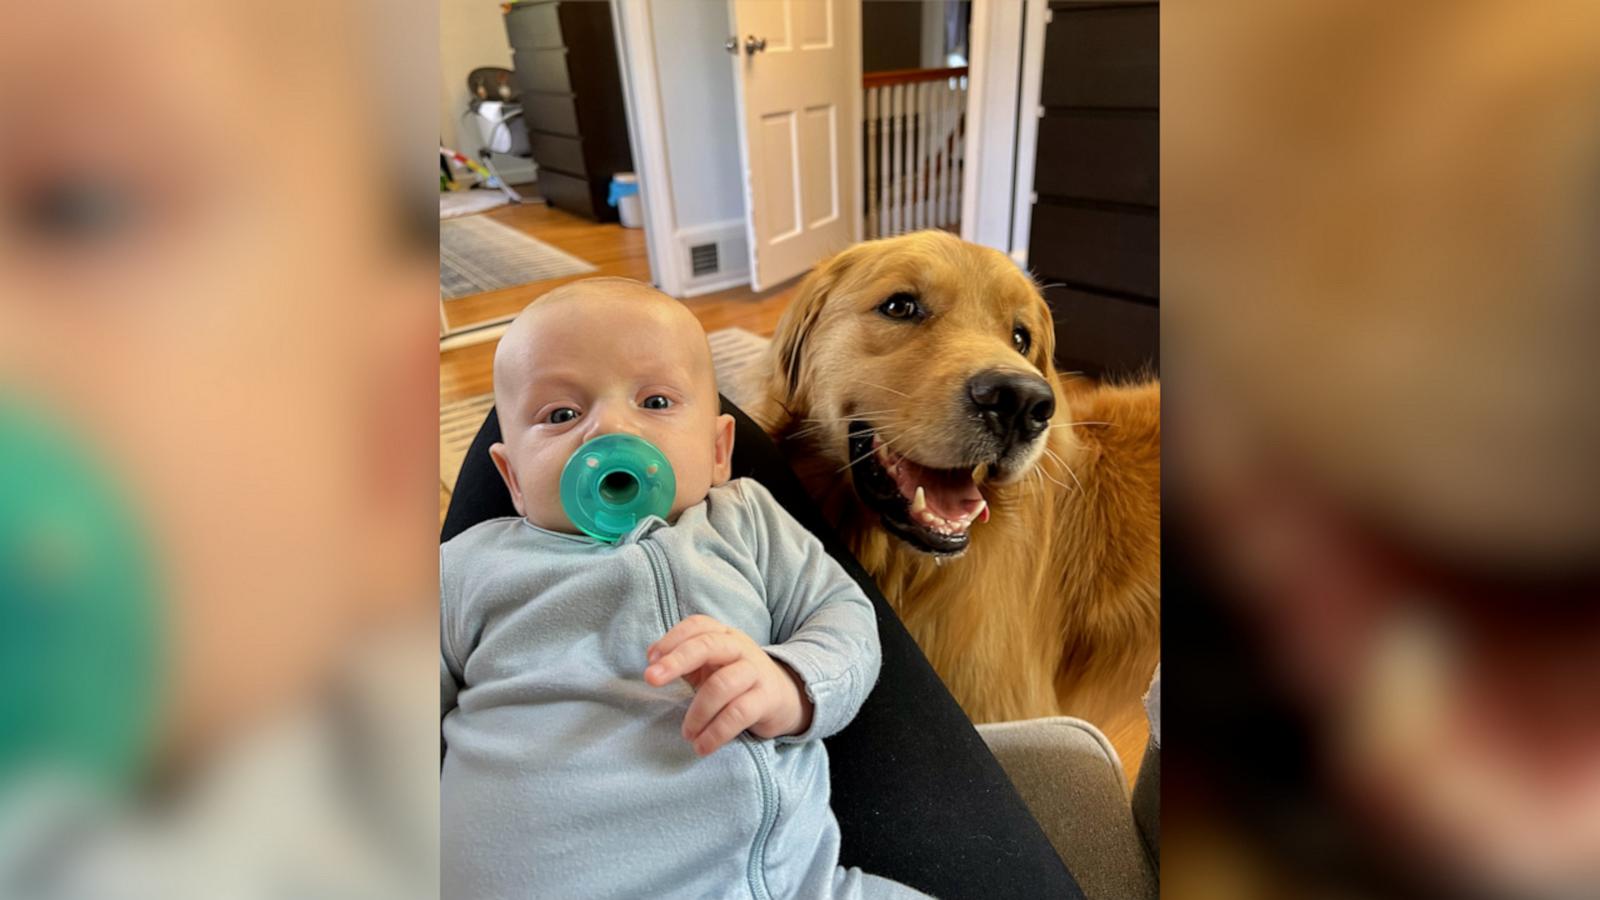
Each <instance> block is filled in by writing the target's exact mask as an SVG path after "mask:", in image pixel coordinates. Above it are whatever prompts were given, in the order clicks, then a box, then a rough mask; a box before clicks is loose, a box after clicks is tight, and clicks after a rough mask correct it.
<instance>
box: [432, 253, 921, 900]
mask: <svg viewBox="0 0 1600 900" xmlns="http://www.w3.org/2000/svg"><path fill="white" fill-rule="evenodd" d="M494 388H495V407H496V408H497V409H498V411H499V415H500V426H501V432H502V434H503V435H504V442H503V443H499V444H495V445H494V446H493V447H492V448H490V453H491V455H492V456H493V457H494V462H495V465H496V466H497V467H498V468H499V470H500V474H501V476H502V477H503V478H504V479H505V482H506V487H507V488H508V489H510V492H511V498H512V500H513V502H514V503H515V504H516V508H517V511H518V512H519V513H520V514H521V518H505V519H496V520H492V521H488V522H484V523H482V524H479V525H478V526H476V527H474V528H472V529H469V530H468V531H466V532H463V533H462V534H461V535H459V536H458V537H456V538H455V539H454V540H451V541H449V542H448V543H446V544H445V545H444V546H443V547H442V548H441V550H440V651H441V658H440V671H439V681H440V694H441V697H440V699H441V713H442V720H441V730H442V733H443V738H444V743H445V745H446V751H445V757H444V764H443V769H442V773H441V776H440V807H441V809H440V823H441V827H442V835H441V848H442V853H443V860H442V862H443V875H442V885H441V887H442V895H443V896H446V897H452V898H477V897H601V896H605V897H627V898H633V897H646V896H652V897H654V896H684V897H735V896H737V897H757V898H766V897H773V898H785V897H804V898H826V897H907V896H922V895H921V894H918V893H917V892H915V891H913V890H911V889H910V888H907V887H904V886H902V885H900V884H898V883H896V882H892V881H888V880H886V879H883V878H878V877H875V876H872V875H867V874H863V873H862V872H861V871H860V870H858V869H844V868H841V867H839V865H838V855H839V827H838V823H837V822H836V821H835V820H834V818H833V813H832V811H831V810H830V809H829V807H828V757H827V753H826V751H825V749H824V748H823V745H822V739H823V738H825V737H827V736H828V735H830V734H833V733H834V732H836V731H838V730H839V729H841V728H843V727H844V726H845V725H846V724H847V723H848V722H849V721H850V719H851V718H852V717H853V716H854V715H855V713H856V710H857V709H858V708H859V707H860V706H861V703H862V701H863V700H864V699H865V698H866V696H867V692H868V691H869V690H870V689H871V688H872V685H873V683H874V682H875V681H876V679H877V674H878V663H879V647H878V636H877V626H876V622H875V619H874V617H873V611H872V606H871V604H870V602H869V601H868V600H867V599H866V597H865V596H863V594H862V593H861V590H860V589H859V588H858V587H857V586H856V584H855V583H854V582H853V581H852V580H851V579H850V578H849V576H847V575H846V574H845V573H844V571H843V570H842V569H841V568H840V567H839V566H838V565H837V564H836V563H834V562H833V560H832V559H830V558H829V557H828V555H827V554H826V553H825V552H824V551H823V549H822V545H821V544H820V543H819V542H818V541H817V540H816V539H815V538H814V537H812V536H811V535H810V534H809V533H807V532H806V531H805V530H804V529H803V528H801V527H800V526H799V525H798V524H797V523H796V522H795V521H794V520H793V519H791V518H790V517H789V516H788V514H786V513H785V512H784V511H783V510H782V509H781V508H780V507H779V506H778V505H777V503H776V502H775V501H774V500H773V499H772V497H771V495H770V494H768V493H767V491H766V489H764V488H763V487H761V485H759V484H757V483H756V482H754V481H749V480H737V481H729V480H728V477H729V470H730V458H731V456H732V452H733V419H732V417H730V416H726V415H722V414H720V410H719V406H718V399H717V389H716V384H715V380H714V378H713V374H712V368H711V355H710V350H709V348H708V347H707V344H706V338H705V334H704V332H703V331H702V330H701V328H700V326H699V323H698V322H697V321H696V320H695V318H694V316H692V315H691V314H690V313H689V312H688V310H686V309H685V308H684V307H683V305H682V304H680V303H678V302H677V301H675V300H672V299H671V298H669V297H667V296H666V295H664V294H661V293H659V292H657V291H655V290H653V289H652V288H650V287H648V286H646V285H643V284H640V283H638V282H634V281H629V280H626V279H620V278H595V279H588V280H585V281H580V282H577V283H574V284H571V285H568V286H566V287H563V288H560V289H558V290H556V291H554V292H552V293H550V294H549V295H547V296H546V297H544V298H543V299H541V300H540V301H539V302H537V303H535V304H533V305H532V306H530V307H529V308H528V309H527V310H525V311H524V312H523V313H522V315H521V316H519V317H518V318H517V320H516V321H515V322H513V323H512V325H511V328H510V329H509V330H508V331H507V332H506V335H505V337H503V338H502V339H501V341H500V347H499V349H498V351H497V352H496V354H495V360H494ZM619 432H620V433H625V434H631V435H635V436H638V437H642V438H644V439H645V440H647V441H649V442H650V443H652V444H654V445H655V446H656V447H657V448H659V449H660V450H661V451H662V453H663V454H664V455H665V456H666V458H667V460H668V461H669V462H670V463H671V466H672V469H673V472H674V474H675V476H676V479H677V492H676V495H675V497H674V498H673V502H672V506H671V511H670V513H669V514H668V515H667V518H666V520H664V521H663V520H662V519H660V518H656V517H654V516H651V517H647V518H645V519H643V520H642V521H640V522H639V523H638V524H637V525H636V526H635V527H634V528H633V529H632V530H631V531H630V532H628V533H627V534H625V535H624V536H622V537H621V538H620V539H619V540H617V541H616V542H615V543H614V544H612V543H605V542H601V541H598V540H595V539H593V538H590V537H587V536H585V535H583V534H581V533H579V531H578V529H577V528H576V527H575V526H574V525H573V523H572V522H571V521H569V519H568V517H567V514H566V512H565V511H564V510H563V507H562V504H561V496H560V491H559V481H560V477H561V472H562V468H563V467H564V466H565V465H566V462H567V460H568V459H569V458H570V457H571V456H572V454H573V452H574V451H576V450H577V449H578V447H579V446H581V445H582V444H584V443H585V442H587V441H589V440H591V439H593V438H595V437H598V436H601V435H606V434H613V433H619Z"/></svg>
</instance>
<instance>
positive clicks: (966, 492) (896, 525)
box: [848, 422, 989, 556]
mask: <svg viewBox="0 0 1600 900" xmlns="http://www.w3.org/2000/svg"><path fill="white" fill-rule="evenodd" d="M848 449H849V451H850V459H851V460H853V462H852V463H851V465H850V474H851V476H852V479H853V480H854V482H855V488H856V493H857V494H858V495H859V496H860V497H861V500H862V502H864V503H866V504H867V506H868V507H870V508H871V509H872V510H873V511H874V512H876V513H877V514H878V515H879V517H880V518H881V519H882V520H883V526H884V528H885V529H887V530H888V531H889V533H891V534H893V535H895V536H896V537H898V538H900V539H901V540H903V541H905V542H907V543H909V544H911V545H912V546H913V547H916V548H917V549H919V550H922V551H924V552H926V553H932V554H935V555H940V556H953V555H955V554H958V553H961V552H962V551H964V550H966V549H967V541H968V538H969V531H970V529H971V528H972V525H973V523H974V522H985V521H988V519H989V504H988V501H986V500H985V499H984V497H983V492H982V491H980V490H979V489H978V484H977V482H976V481H974V480H973V477H972V472H973V468H975V467H968V468H964V469H935V468H930V467H928V466H924V465H921V464H919V463H916V462H914V461H912V460H910V459H907V458H906V457H904V456H902V455H900V454H898V453H895V452H894V451H892V450H890V449H889V448H888V447H885V446H884V445H883V441H882V440H881V439H880V438H878V436H877V435H876V434H875V433H874V430H873V428H872V427H871V426H870V425H868V424H867V423H865V422H851V423H850V435H849V447H848Z"/></svg>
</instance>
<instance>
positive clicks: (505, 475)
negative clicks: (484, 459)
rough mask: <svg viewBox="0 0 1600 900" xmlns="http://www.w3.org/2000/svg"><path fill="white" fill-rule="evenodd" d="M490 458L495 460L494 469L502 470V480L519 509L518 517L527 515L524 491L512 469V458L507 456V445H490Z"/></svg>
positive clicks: (514, 504) (513, 503) (512, 501)
mask: <svg viewBox="0 0 1600 900" xmlns="http://www.w3.org/2000/svg"><path fill="white" fill-rule="evenodd" d="M489 458H490V459H492V460H494V467H495V468H496V469H499V470H500V478H501V479H502V480H503V481H505V483H506V490H508V491H510V492H511V503H512V505H513V506H515V507H516V508H517V515H519V516H525V515H527V513H526V512H525V511H523V509H522V489H521V488H518V487H517V473H516V471H515V470H514V469H512V468H511V458H510V457H509V456H507V455H506V445H505V444H503V443H494V444H490V445H489Z"/></svg>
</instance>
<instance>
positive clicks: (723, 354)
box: [439, 328, 772, 491]
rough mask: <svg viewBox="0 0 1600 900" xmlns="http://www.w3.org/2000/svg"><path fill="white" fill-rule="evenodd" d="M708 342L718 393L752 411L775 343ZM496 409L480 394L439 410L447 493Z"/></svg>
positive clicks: (748, 339)
mask: <svg viewBox="0 0 1600 900" xmlns="http://www.w3.org/2000/svg"><path fill="white" fill-rule="evenodd" d="M708 339H709V340H710V342H711V365H712V368H713V369H714V370H715V371H716V376H717V390H719V391H721V392H722V394H723V396H725V397H727V398H728V399H729V400H732V401H733V402H734V403H736V404H738V405H739V407H740V408H741V409H748V408H749V406H750V403H751V402H752V401H753V400H755V399H756V398H757V397H758V396H759V393H758V391H759V390H760V387H761V374H762V372H761V366H760V365H759V362H760V360H761V359H762V356H763V354H764V353H766V350H767V345H769V344H770V343H772V341H771V340H770V339H769V338H764V337H760V336H759V335H754V334H751V333H750V332H748V331H745V330H744V329H743V328H724V329H722V330H720V331H713V332H711V334H710V335H708ZM492 406H494V395H493V394H480V395H478V396H476V397H468V398H466V399H465V400H457V401H456V402H454V403H447V404H444V405H442V406H440V407H439V482H440V483H441V484H443V485H444V488H445V490H447V491H454V490H455V488H456V476H457V475H458V474H460V472H461V463H462V461H463V460H465V459H466V458H467V451H468V450H469V449H471V448H472V439H473V438H474V437H476V436H477V434H478V428H479V427H481V426H482V425H483V419H484V417H485V416H487V415H488V414H489V408H490V407H492Z"/></svg>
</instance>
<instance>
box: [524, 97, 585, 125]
mask: <svg viewBox="0 0 1600 900" xmlns="http://www.w3.org/2000/svg"><path fill="white" fill-rule="evenodd" d="M522 115H523V118H525V119H526V120H527V122H528V131H530V132H534V131H543V132H547V133H549V134H566V135H576V134H577V133H578V110H577V107H575V106H574V105H573V102H572V98H571V97H564V96H562V95H560V94H524V95H523V96H522Z"/></svg>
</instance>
